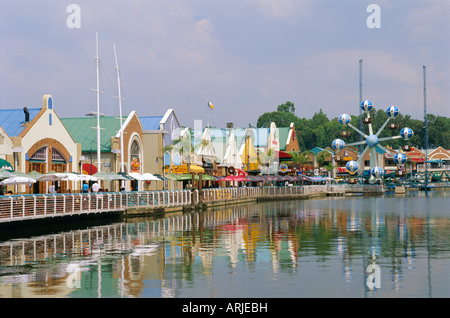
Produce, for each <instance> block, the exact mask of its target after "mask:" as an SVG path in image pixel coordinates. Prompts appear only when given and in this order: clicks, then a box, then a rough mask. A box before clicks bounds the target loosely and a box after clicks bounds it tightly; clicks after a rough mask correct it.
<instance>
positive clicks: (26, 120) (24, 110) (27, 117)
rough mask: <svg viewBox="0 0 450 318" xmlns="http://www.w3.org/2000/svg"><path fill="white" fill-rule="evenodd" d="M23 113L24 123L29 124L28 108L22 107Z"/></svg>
mask: <svg viewBox="0 0 450 318" xmlns="http://www.w3.org/2000/svg"><path fill="white" fill-rule="evenodd" d="M23 112H24V113H25V122H26V123H27V122H29V121H30V112H29V111H28V108H26V107H24V108H23Z"/></svg>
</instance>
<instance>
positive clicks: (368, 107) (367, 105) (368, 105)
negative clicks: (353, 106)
mask: <svg viewBox="0 0 450 318" xmlns="http://www.w3.org/2000/svg"><path fill="white" fill-rule="evenodd" d="M372 108H373V104H372V102H371V101H370V100H365V101H363V102H362V103H361V109H362V110H363V111H365V112H368V111H370V110H371V109H372Z"/></svg>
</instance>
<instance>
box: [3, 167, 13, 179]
mask: <svg viewBox="0 0 450 318" xmlns="http://www.w3.org/2000/svg"><path fill="white" fill-rule="evenodd" d="M14 176H15V175H14V174H13V173H11V172H9V171H7V170H3V169H0V179H6V178H11V177H14Z"/></svg>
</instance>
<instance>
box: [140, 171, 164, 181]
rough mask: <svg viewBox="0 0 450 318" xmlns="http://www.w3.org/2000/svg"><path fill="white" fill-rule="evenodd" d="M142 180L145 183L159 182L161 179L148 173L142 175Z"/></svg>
mask: <svg viewBox="0 0 450 318" xmlns="http://www.w3.org/2000/svg"><path fill="white" fill-rule="evenodd" d="M142 178H144V180H145V181H161V179H159V178H158V177H157V176H155V175H153V174H151V173H149V172H146V173H144V174H143V175H142Z"/></svg>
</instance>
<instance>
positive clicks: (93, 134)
mask: <svg viewBox="0 0 450 318" xmlns="http://www.w3.org/2000/svg"><path fill="white" fill-rule="evenodd" d="M61 121H62V123H63V124H64V126H65V127H66V129H67V131H68V132H69V134H70V135H71V136H72V138H73V139H74V140H75V142H76V143H80V144H81V151H82V152H90V151H91V150H92V151H96V150H97V130H96V129H95V128H96V127H97V117H76V118H61ZM100 129H101V130H100V151H101V152H110V151H111V137H113V136H115V135H116V134H117V132H118V131H119V129H120V120H119V119H118V118H117V117H100Z"/></svg>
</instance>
